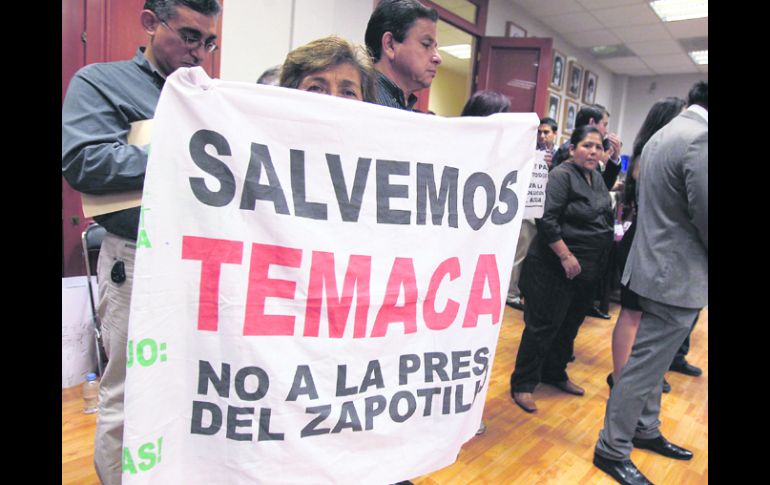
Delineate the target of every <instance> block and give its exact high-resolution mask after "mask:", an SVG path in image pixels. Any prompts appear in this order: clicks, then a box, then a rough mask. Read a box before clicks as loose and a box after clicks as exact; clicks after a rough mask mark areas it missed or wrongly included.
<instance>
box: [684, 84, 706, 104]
mask: <svg viewBox="0 0 770 485" xmlns="http://www.w3.org/2000/svg"><path fill="white" fill-rule="evenodd" d="M694 104H697V105H700V106H703V107H704V108H706V109H709V82H708V81H698V82H697V83H695V84H694V85H693V87H692V88H690V92H689V93H687V106H692V105H694Z"/></svg>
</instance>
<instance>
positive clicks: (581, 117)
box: [575, 104, 610, 128]
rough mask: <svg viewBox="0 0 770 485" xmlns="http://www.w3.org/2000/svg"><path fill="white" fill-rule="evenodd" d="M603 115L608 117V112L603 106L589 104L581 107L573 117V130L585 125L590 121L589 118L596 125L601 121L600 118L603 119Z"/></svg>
mask: <svg viewBox="0 0 770 485" xmlns="http://www.w3.org/2000/svg"><path fill="white" fill-rule="evenodd" d="M605 113H606V114H607V116H609V115H610V113H609V111H607V110H606V109H605V108H604V106H602V105H600V104H589V105H586V106H583V107H582V108H580V110H579V111H578V113H577V116H576V117H575V128H577V127H579V126H584V125H587V124H588V123H589V122H590V121H591V118H593V119H594V122H596V123H598V122H600V121H601V120H602V118H604V115H605Z"/></svg>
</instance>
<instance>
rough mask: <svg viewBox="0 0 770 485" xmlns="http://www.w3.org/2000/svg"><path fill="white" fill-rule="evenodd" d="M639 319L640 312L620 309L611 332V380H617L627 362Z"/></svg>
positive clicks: (640, 316)
mask: <svg viewBox="0 0 770 485" xmlns="http://www.w3.org/2000/svg"><path fill="white" fill-rule="evenodd" d="M641 318H642V312H640V311H636V310H631V309H628V308H625V307H622V308H621V309H620V314H619V315H618V320H617V322H615V328H614V329H613V330H612V378H613V380H614V381H617V380H618V377H620V371H621V370H622V369H623V366H624V365H626V362H628V356H629V355H631V347H633V346H634V340H635V339H636V332H637V330H639V321H640V320H641Z"/></svg>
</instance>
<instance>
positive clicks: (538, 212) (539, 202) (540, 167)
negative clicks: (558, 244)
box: [524, 150, 548, 219]
mask: <svg viewBox="0 0 770 485" xmlns="http://www.w3.org/2000/svg"><path fill="white" fill-rule="evenodd" d="M544 157H545V152H544V151H542V150H535V163H534V164H533V167H532V178H531V179H530V181H529V188H528V189H527V202H526V205H525V206H524V218H525V219H539V218H541V217H543V210H544V209H545V187H546V185H548V165H546V163H545V159H544Z"/></svg>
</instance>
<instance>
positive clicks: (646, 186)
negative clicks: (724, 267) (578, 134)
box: [622, 111, 709, 308]
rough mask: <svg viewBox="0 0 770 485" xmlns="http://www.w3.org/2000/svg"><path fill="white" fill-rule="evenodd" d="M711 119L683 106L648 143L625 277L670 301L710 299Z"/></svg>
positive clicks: (693, 303) (697, 304) (639, 289)
mask: <svg viewBox="0 0 770 485" xmlns="http://www.w3.org/2000/svg"><path fill="white" fill-rule="evenodd" d="M708 136H709V135H708V123H707V122H706V120H704V119H703V118H701V117H700V116H698V115H697V114H695V113H693V112H691V111H685V112H684V113H682V114H680V115H679V116H677V117H676V118H674V119H673V120H672V121H671V122H670V123H669V124H668V125H666V126H664V127H663V128H661V129H660V130H659V131H658V132H657V133H655V135H653V136H652V138H650V141H648V142H647V144H646V145H645V147H644V150H643V151H642V156H641V159H640V163H641V173H640V175H639V184H638V187H637V190H638V194H639V212H638V216H637V221H636V224H637V228H636V236H635V237H634V242H633V244H632V245H631V252H630V253H629V255H628V261H627V262H626V266H625V270H624V271H623V278H622V282H623V284H625V285H626V286H628V287H629V288H630V289H631V290H633V291H635V292H636V293H637V294H639V295H641V296H643V297H645V298H648V299H650V300H654V301H657V302H660V303H664V304H667V305H671V306H677V307H684V308H703V307H704V306H706V305H707V304H708V247H709V242H708V241H709V237H708V235H709V231H708V208H709V206H708V168H709V163H708V147H709V138H708Z"/></svg>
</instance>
